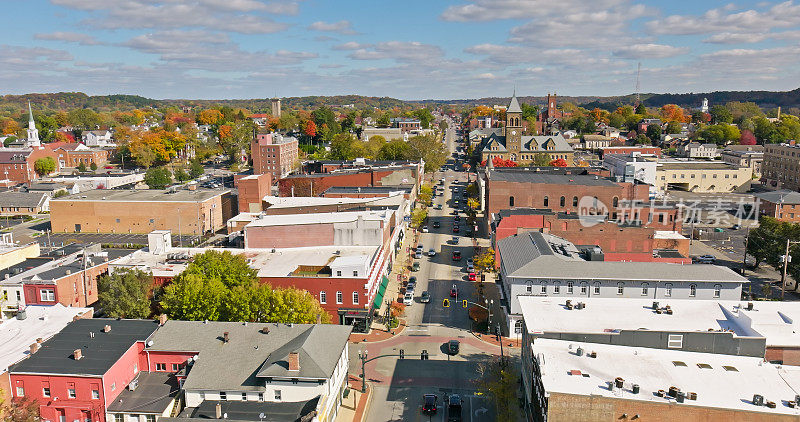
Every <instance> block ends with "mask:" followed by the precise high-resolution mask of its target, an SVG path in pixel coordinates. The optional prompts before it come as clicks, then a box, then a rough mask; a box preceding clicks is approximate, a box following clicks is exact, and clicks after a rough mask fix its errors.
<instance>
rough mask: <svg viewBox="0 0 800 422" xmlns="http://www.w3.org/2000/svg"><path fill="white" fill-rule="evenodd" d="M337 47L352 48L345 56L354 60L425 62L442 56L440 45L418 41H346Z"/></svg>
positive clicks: (341, 48) (442, 51)
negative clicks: (361, 43) (371, 42)
mask: <svg viewBox="0 0 800 422" xmlns="http://www.w3.org/2000/svg"><path fill="white" fill-rule="evenodd" d="M338 49H340V50H354V51H353V52H352V53H350V54H349V55H348V56H347V57H349V58H351V59H354V60H382V59H393V60H396V61H398V62H406V63H408V62H414V63H426V62H427V61H431V60H438V59H441V58H443V57H444V50H442V48H441V47H439V46H436V45H433V44H423V43H420V42H404V41H388V42H382V43H377V44H365V45H360V44H357V43H352V44H351V43H346V44H343V45H341V46H338Z"/></svg>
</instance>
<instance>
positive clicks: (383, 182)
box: [278, 164, 423, 196]
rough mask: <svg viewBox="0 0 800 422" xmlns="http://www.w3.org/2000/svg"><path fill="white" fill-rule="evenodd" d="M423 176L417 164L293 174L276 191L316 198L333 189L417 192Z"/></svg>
mask: <svg viewBox="0 0 800 422" xmlns="http://www.w3.org/2000/svg"><path fill="white" fill-rule="evenodd" d="M422 176H423V171H422V167H421V166H420V165H419V164H402V165H396V166H385V167H366V168H360V169H353V170H339V171H335V172H332V173H315V174H293V175H289V176H287V177H284V178H282V179H281V180H279V181H278V192H279V194H280V196H319V195H320V194H322V193H323V192H325V191H326V190H328V188H330V187H333V186H342V187H359V186H360V187H369V186H411V187H414V191H415V192H416V190H417V189H418V187H419V185H420V183H421V180H422Z"/></svg>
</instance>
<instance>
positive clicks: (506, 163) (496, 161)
mask: <svg viewBox="0 0 800 422" xmlns="http://www.w3.org/2000/svg"><path fill="white" fill-rule="evenodd" d="M481 165H482V166H485V165H486V160H483V161H481ZM492 165H493V166H495V167H517V166H518V165H519V164H517V163H516V162H515V161H511V160H506V159H503V157H494V158H492Z"/></svg>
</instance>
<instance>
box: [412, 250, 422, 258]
mask: <svg viewBox="0 0 800 422" xmlns="http://www.w3.org/2000/svg"><path fill="white" fill-rule="evenodd" d="M414 258H422V251H416V252H414Z"/></svg>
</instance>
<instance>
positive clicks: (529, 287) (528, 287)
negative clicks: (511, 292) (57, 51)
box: [525, 280, 533, 293]
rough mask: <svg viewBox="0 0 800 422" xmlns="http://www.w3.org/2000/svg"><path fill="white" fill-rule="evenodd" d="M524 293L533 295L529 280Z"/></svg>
mask: <svg viewBox="0 0 800 422" xmlns="http://www.w3.org/2000/svg"><path fill="white" fill-rule="evenodd" d="M525 291H526V292H527V293H533V284H531V281H530V280H528V284H527V285H525Z"/></svg>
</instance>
